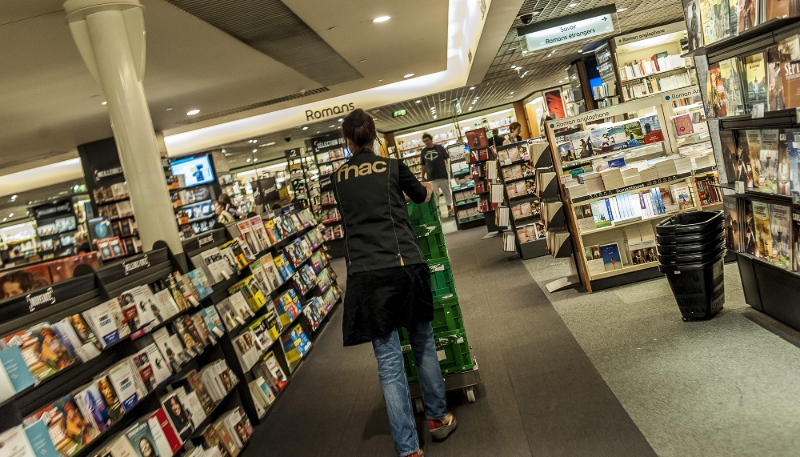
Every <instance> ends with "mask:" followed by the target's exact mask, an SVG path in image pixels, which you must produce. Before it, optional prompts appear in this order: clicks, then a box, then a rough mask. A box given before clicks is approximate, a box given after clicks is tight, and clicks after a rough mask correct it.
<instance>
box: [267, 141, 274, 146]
mask: <svg viewBox="0 0 800 457" xmlns="http://www.w3.org/2000/svg"><path fill="white" fill-rule="evenodd" d="M267 146H275V142H274V141H270V142H269V143H267Z"/></svg>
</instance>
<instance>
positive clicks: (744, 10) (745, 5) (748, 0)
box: [736, 0, 761, 33]
mask: <svg viewBox="0 0 800 457" xmlns="http://www.w3.org/2000/svg"><path fill="white" fill-rule="evenodd" d="M760 4H761V3H760V2H758V1H756V0H739V8H738V9H737V10H736V11H737V13H738V17H737V19H738V24H737V29H738V30H739V33H742V32H744V31H745V30H749V29H751V28H753V27H755V26H757V25H758V24H760V20H759V19H760V17H761V14H760V11H759V10H760V8H759V5H760Z"/></svg>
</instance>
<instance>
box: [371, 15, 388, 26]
mask: <svg viewBox="0 0 800 457" xmlns="http://www.w3.org/2000/svg"><path fill="white" fill-rule="evenodd" d="M391 18H392V17H391V16H378V17H376V18H375V19H373V20H372V22H374V23H376V24H377V23H380V22H386V21H388V20H389V19H391Z"/></svg>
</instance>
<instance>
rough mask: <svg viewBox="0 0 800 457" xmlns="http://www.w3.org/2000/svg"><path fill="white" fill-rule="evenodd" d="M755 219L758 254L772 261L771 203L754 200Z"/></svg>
mask: <svg viewBox="0 0 800 457" xmlns="http://www.w3.org/2000/svg"><path fill="white" fill-rule="evenodd" d="M753 220H754V223H755V231H756V256H757V257H759V258H761V259H764V260H766V261H767V262H770V261H771V260H772V231H771V230H772V229H771V226H770V205H769V203H763V202H759V201H753Z"/></svg>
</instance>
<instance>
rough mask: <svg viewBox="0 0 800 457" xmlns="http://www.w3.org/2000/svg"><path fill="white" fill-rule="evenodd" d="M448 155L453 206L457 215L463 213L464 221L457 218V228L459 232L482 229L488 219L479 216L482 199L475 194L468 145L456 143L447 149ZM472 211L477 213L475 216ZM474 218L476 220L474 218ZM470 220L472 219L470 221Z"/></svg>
mask: <svg viewBox="0 0 800 457" xmlns="http://www.w3.org/2000/svg"><path fill="white" fill-rule="evenodd" d="M447 154H448V155H449V156H450V184H451V186H452V188H451V190H452V192H453V204H454V205H455V210H456V214H458V212H459V211H462V213H461V214H462V215H463V216H464V217H463V218H461V219H464V221H463V222H462V220H461V219H459V218H456V227H457V228H458V230H466V229H470V228H474V227H480V226H481V225H484V224H486V219H485V218H482V217H475V216H477V209H478V203H479V202H480V200H481V198H480V197H479V196H478V195H477V194H476V193H475V183H474V181H473V180H472V171H471V170H470V166H469V162H467V160H468V159H469V151H467V148H466V144H464V143H456V144H453V145H450V146H448V147H447ZM472 211H474V212H475V213H474V214H473V213H472ZM473 217H474V218H473ZM470 218H472V219H471V220H470Z"/></svg>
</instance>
